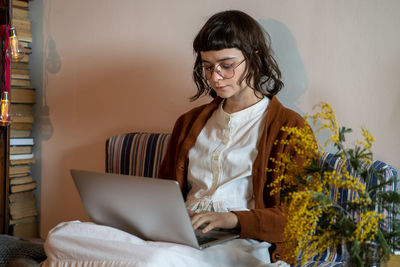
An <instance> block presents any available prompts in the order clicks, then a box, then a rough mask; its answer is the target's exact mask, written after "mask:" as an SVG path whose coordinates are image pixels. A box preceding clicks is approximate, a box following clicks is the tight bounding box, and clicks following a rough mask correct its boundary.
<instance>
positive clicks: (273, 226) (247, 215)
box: [158, 97, 304, 261]
mask: <svg viewBox="0 0 400 267" xmlns="http://www.w3.org/2000/svg"><path fill="white" fill-rule="evenodd" d="M221 101H222V99H221V98H219V97H217V98H215V99H214V100H213V101H212V102H210V103H209V104H206V105H202V106H199V107H197V108H194V109H192V110H190V111H189V112H187V113H185V114H183V115H182V116H180V117H179V118H178V120H177V121H176V123H175V126H174V129H173V131H172V136H171V140H170V142H169V145H168V149H167V152H166V156H165V158H164V160H163V162H162V164H161V167H160V170H159V175H158V176H159V177H160V178H165V179H175V180H176V181H178V183H179V185H180V187H181V190H182V192H183V195H184V197H185V198H186V195H187V192H188V185H187V168H188V161H189V160H188V152H189V150H190V149H191V148H192V147H193V146H194V144H195V142H196V139H197V136H198V135H199V134H200V132H201V130H202V129H203V127H204V125H205V124H206V122H207V120H208V119H209V118H210V116H211V115H212V114H213V112H214V111H215V110H216V109H217V108H218V106H219V104H220V102H221ZM282 126H289V127H294V126H297V127H303V126H304V119H303V118H302V117H301V116H300V115H299V114H298V113H296V112H294V111H293V110H290V109H288V108H285V107H284V106H283V105H282V104H281V103H280V102H279V101H278V99H277V98H276V97H272V99H271V100H270V103H269V105H268V108H267V118H266V122H265V127H264V131H263V134H262V137H261V139H260V142H259V144H258V155H257V157H256V159H255V161H254V163H253V169H252V179H253V191H254V200H255V208H254V209H252V210H249V211H235V212H234V213H235V214H236V215H237V216H238V219H239V223H240V229H241V230H240V231H241V232H240V237H241V238H252V239H257V240H263V241H267V242H269V243H273V244H275V250H274V251H273V252H272V254H271V260H272V261H276V260H279V259H282V257H283V255H282V248H283V241H284V240H283V230H284V227H285V223H286V219H285V217H284V216H283V214H282V212H281V208H280V195H279V194H275V195H272V196H271V194H270V190H271V188H269V187H267V185H268V184H270V183H271V182H272V181H274V180H275V179H276V177H277V176H278V174H277V173H274V172H268V173H267V172H266V168H271V169H272V168H273V163H272V162H271V161H270V160H269V159H270V158H271V157H274V158H277V156H278V153H292V151H290V147H289V146H287V145H283V144H277V145H274V141H275V140H286V139H287V138H288V134H287V133H286V132H283V131H281V130H280V129H281V128H282Z"/></svg>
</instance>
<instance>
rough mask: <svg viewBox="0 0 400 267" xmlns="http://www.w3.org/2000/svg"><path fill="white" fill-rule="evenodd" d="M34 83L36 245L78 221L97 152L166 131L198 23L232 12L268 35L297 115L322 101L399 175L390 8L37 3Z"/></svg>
mask: <svg viewBox="0 0 400 267" xmlns="http://www.w3.org/2000/svg"><path fill="white" fill-rule="evenodd" d="M30 5H31V10H32V12H31V19H32V27H33V40H34V43H33V55H32V68H33V70H32V79H33V81H32V82H33V84H34V86H35V87H36V88H37V97H38V103H37V105H36V111H37V117H38V120H37V124H36V129H35V132H36V134H37V138H36V143H37V145H36V154H37V157H38V163H37V164H36V167H35V175H36V177H41V190H40V191H39V195H40V196H41V235H42V236H43V237H45V236H46V235H47V232H48V231H49V229H51V228H52V227H53V226H55V225H56V224H57V223H59V222H61V221H65V220H75V219H80V220H85V219H86V216H85V212H84V210H83V207H82V205H81V203H80V200H79V197H78V194H77V192H76V190H75V188H74V185H73V182H72V180H71V177H70V175H69V169H70V168H83V169H91V170H97V171H103V170H104V161H105V157H104V141H105V139H106V138H107V137H108V136H111V135H115V134H119V133H125V132H130V131H170V130H171V129H172V126H173V123H174V121H175V119H176V118H177V116H178V115H179V114H181V113H182V112H184V111H186V110H188V109H189V108H191V107H193V106H195V105H198V104H200V103H204V102H205V101H207V99H202V100H201V101H198V102H197V103H190V102H189V101H188V97H189V96H191V95H192V94H193V93H194V85H193V83H192V81H191V67H192V64H193V54H192V48H191V43H192V40H193V38H194V35H195V34H196V32H197V31H198V30H199V28H200V27H201V25H202V24H203V23H204V22H205V20H206V18H207V17H208V16H209V15H211V14H213V13H215V12H217V11H221V10H225V9H241V10H243V11H245V12H248V13H249V14H250V15H252V16H253V17H255V18H256V19H257V20H258V21H259V22H260V23H261V24H262V25H263V26H264V27H265V28H266V29H267V30H268V31H269V32H270V33H271V36H272V42H273V46H274V48H275V51H276V57H277V59H278V63H279V64H280V66H281V68H282V71H283V74H284V79H285V82H286V88H285V91H283V92H282V93H281V94H280V96H279V97H280V99H281V100H282V101H283V102H284V103H286V104H287V105H288V106H290V107H292V108H293V109H295V110H297V111H298V112H300V113H302V114H304V113H305V112H310V111H311V108H312V106H313V105H314V104H315V103H317V102H319V101H328V102H329V103H331V104H332V106H333V107H334V109H335V110H336V112H337V115H338V119H339V122H340V123H341V124H344V125H346V126H349V127H352V128H353V129H354V130H356V131H355V133H356V134H359V132H360V131H359V130H358V129H359V127H360V126H365V127H367V128H368V129H370V130H371V131H372V133H373V134H374V135H375V137H376V139H377V141H376V144H375V148H374V152H375V155H376V158H379V159H381V160H384V161H387V162H388V163H391V164H393V165H395V166H397V167H400V157H399V155H398V154H399V150H400V149H399V148H400V141H399V139H400V138H399V137H400V123H399V122H400V121H399V117H400V90H399V89H400V76H399V74H400V54H399V50H398V48H399V47H400V35H399V28H400V16H399V15H398V14H400V1H397V0H392V1H389V0H387V1H377V0H329V1H328V0H327V1H320V0H308V1H305V0H304V1H291V0H280V1H272V0H269V1H268V0H260V1H242V0H240V1H232V0H213V1H208V0H203V1H194V0H193V1H184V0H181V1H178V0H169V1H163V0H153V1H145V0H140V1H139V0H115V1H106V0H101V1H100V0H85V1H82V0H69V1H63V0H35V1H33V2H31V4H30Z"/></svg>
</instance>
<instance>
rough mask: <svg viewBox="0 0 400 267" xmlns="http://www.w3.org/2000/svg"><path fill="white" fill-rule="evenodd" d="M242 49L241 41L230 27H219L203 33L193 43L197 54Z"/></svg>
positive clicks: (224, 25)
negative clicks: (226, 49)
mask: <svg viewBox="0 0 400 267" xmlns="http://www.w3.org/2000/svg"><path fill="white" fill-rule="evenodd" d="M240 47H241V42H240V40H238V39H237V35H236V34H235V33H234V31H233V30H232V27H230V25H226V24H223V25H218V26H216V27H215V28H209V30H208V31H207V30H205V31H201V32H200V33H199V34H198V35H197V37H196V39H195V40H194V42H193V50H194V51H195V52H200V51H211V50H221V49H225V48H239V49H240Z"/></svg>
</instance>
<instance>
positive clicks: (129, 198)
mask: <svg viewBox="0 0 400 267" xmlns="http://www.w3.org/2000/svg"><path fill="white" fill-rule="evenodd" d="M71 175H72V178H73V180H74V182H75V185H76V187H77V189H78V192H79V195H80V197H81V200H82V202H83V205H84V207H85V210H86V212H87V214H88V216H89V218H90V219H91V220H92V221H93V222H95V223H97V224H102V225H107V226H111V227H115V228H118V229H120V230H122V231H125V232H128V233H131V234H133V235H136V236H138V237H140V238H142V239H145V240H152V241H164V242H172V243H178V244H183V245H188V246H191V247H194V248H204V247H208V246H210V245H213V244H216V243H220V242H221V241H220V240H223V241H226V240H230V239H233V238H237V237H238V235H237V234H236V235H232V234H230V233H225V234H221V233H218V237H216V238H213V239H214V240H213V241H211V243H207V244H204V245H203V246H199V243H198V241H197V239H196V236H195V233H194V231H193V227H192V224H191V222H190V217H189V215H188V213H187V210H186V206H185V203H184V199H183V197H182V193H181V190H180V188H179V185H178V183H177V182H176V181H173V180H165V179H151V178H145V177H138V176H128V175H121V174H111V173H100V172H92V171H86V170H71ZM217 239H218V240H217Z"/></svg>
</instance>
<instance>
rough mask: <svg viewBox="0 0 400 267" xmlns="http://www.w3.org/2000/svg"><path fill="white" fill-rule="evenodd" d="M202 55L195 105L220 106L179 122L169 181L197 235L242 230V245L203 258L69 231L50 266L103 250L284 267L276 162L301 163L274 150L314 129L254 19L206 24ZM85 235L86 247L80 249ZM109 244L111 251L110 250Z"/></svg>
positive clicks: (78, 228)
mask: <svg viewBox="0 0 400 267" xmlns="http://www.w3.org/2000/svg"><path fill="white" fill-rule="evenodd" d="M193 47H194V51H195V53H197V58H196V61H195V64H194V68H193V78H194V82H195V83H196V85H197V88H198V90H197V93H196V95H195V96H193V98H192V100H196V99H198V98H199V97H201V96H203V95H210V96H212V97H213V98H214V99H213V100H212V101H211V102H210V103H209V104H206V105H203V106H200V107H197V108H194V109H193V110H190V111H189V112H187V113H185V114H183V115H182V116H181V117H180V118H179V119H178V120H177V121H176V124H175V126H174V129H173V132H172V136H171V139H170V142H169V147H168V150H167V154H166V157H165V159H164V161H163V163H162V166H161V168H160V172H159V177H160V178H165V179H176V180H177V181H178V182H179V184H180V187H181V190H182V192H183V194H184V197H185V200H186V206H187V208H188V212H189V215H190V216H191V220H192V224H193V228H195V229H197V228H199V227H200V226H204V225H205V227H204V228H203V230H202V231H203V232H204V233H205V232H207V231H210V230H211V229H214V228H224V229H232V228H237V229H238V230H239V231H240V237H241V238H240V239H237V240H233V241H230V242H227V243H225V244H222V245H218V246H215V247H211V248H207V249H206V250H204V251H197V250H195V249H192V248H188V247H187V248H184V247H183V246H179V247H178V246H174V245H171V244H170V245H166V244H162V245H161V244H156V245H155V243H145V242H144V241H143V240H141V241H140V240H137V238H136V237H133V236H128V237H126V236H125V235H124V234H122V233H120V232H118V233H117V232H115V231H114V230H110V229H104V228H102V226H97V225H96V226H95V225H87V224H78V223H67V225H65V224H63V225H59V226H57V227H56V228H55V230H53V231H52V232H51V233H50V234H49V236H48V239H47V241H46V248H47V250H46V252H47V254H48V256H49V260H48V261H49V262H52V257H53V256H54V258H55V260H56V261H57V260H58V261H60V257H62V256H60V255H66V254H67V256H65V257H66V258H68V257H71V255H73V256H72V257H77V258H78V259H77V260H78V261H79V260H81V262H82V261H83V262H86V263H87V262H89V261H90V262H96V255H98V254H100V253H94V254H93V251H94V250H96V249H97V250H98V251H99V252H100V251H101V256H99V257H100V258H106V259H109V262H110V261H112V260H113V259H115V257H116V256H115V255H124V256H123V257H122V258H124V259H125V257H126V258H127V259H128V261H130V262H136V261H138V259H139V262H140V264H141V266H148V265H146V264H144V262H146V263H149V262H150V263H151V264H155V265H157V264H156V263H157V262H156V263H155V261H156V260H157V259H162V260H163V261H164V262H163V266H168V265H169V264H172V265H173V266H179V265H180V263H182V266H189V265H190V266H207V264H210V266H215V265H216V264H217V265H218V266H233V265H237V264H239V265H240V266H243V265H245V266H256V265H257V266H264V264H267V263H268V262H269V261H270V260H271V261H273V262H274V261H277V260H280V259H283V255H282V245H283V242H284V238H283V229H284V226H285V217H284V216H283V215H282V213H281V207H280V195H279V194H274V195H271V190H272V188H270V187H269V185H270V184H271V183H272V182H273V181H274V180H275V179H276V178H277V175H278V174H277V173H276V172H266V169H267V168H270V169H273V168H274V165H273V162H272V161H270V158H271V157H273V158H278V157H279V153H292V152H291V150H290V147H289V146H285V145H283V144H280V143H279V144H274V142H275V140H285V139H287V138H288V136H287V133H285V132H283V131H281V130H280V129H281V128H282V126H298V127H302V126H303V122H304V121H303V119H302V117H301V116H300V115H298V114H297V113H295V112H294V111H291V110H289V109H287V108H285V107H284V106H282V104H281V103H280V102H279V101H278V100H277V98H276V97H275V95H276V94H277V93H278V92H279V91H280V90H281V89H282V87H283V83H282V81H281V73H280V70H279V68H278V65H277V63H276V61H275V60H274V58H273V57H272V51H271V48H270V43H269V36H268V34H267V33H266V32H264V31H263V30H262V28H261V27H260V25H259V24H258V23H257V22H256V21H255V20H254V19H253V18H251V17H250V16H249V15H247V14H245V13H243V12H241V11H225V12H220V13H217V14H215V15H213V16H212V17H211V18H210V19H209V20H208V21H207V22H206V24H205V25H204V26H203V28H202V29H201V30H200V32H199V33H198V35H197V36H196V38H195V40H194V43H193ZM65 229H67V230H65ZM89 229H90V230H89ZM71 233H73V235H74V236H75V239H74V238H73V237H71ZM80 233H83V235H85V239H83V238H80V240H79V242H77V241H76V239H79V236H80ZM121 235H123V237H121V238H119V236H121ZM65 236H68V238H65ZM76 236H78V237H76ZM110 239H112V242H110ZM91 240H92V241H91ZM99 240H103V241H104V242H101V246H100V247H101V248H102V249H100V248H99V245H98V241H99ZM96 242H97V243H96ZM76 244H80V248H81V249H83V250H84V248H85V247H87V248H88V249H89V250H90V253H88V254H89V255H91V256H90V257H89V256H88V258H86V254H79V253H81V252H79V253H78V254H77V251H80V250H78V249H76V247H74V245H76ZM94 244H96V245H94ZM118 244H119V245H120V246H119V247H121V248H120V249H117V248H116V247H117V245H118ZM66 247H67V248H68V247H72V248H73V249H70V252H71V253H68V252H65V248H66ZM93 247H94V248H93ZM59 248H62V249H64V251H63V252H62V253H61V252H60V250H61V249H59ZM128 248H129V249H128ZM124 249H125V250H127V251H128V252H125V250H124ZM121 251H122V252H121ZM126 253H128V255H127V254H126ZM269 253H271V257H270V254H269ZM77 255H81V256H77ZM82 255H84V256H82ZM93 255H94V256H93ZM79 257H81V258H80V259H79ZM93 258H94V259H93ZM118 259H119V258H118ZM165 260H167V261H165ZM61 262H62V261H61ZM97 262H101V263H102V264H103V263H104V262H102V261H101V260H99V261H97ZM109 262H108V263H109ZM78 265H79V264H78ZM106 265H107V264H106ZM155 265H154V266H155ZM149 266H150V265H149Z"/></svg>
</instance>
